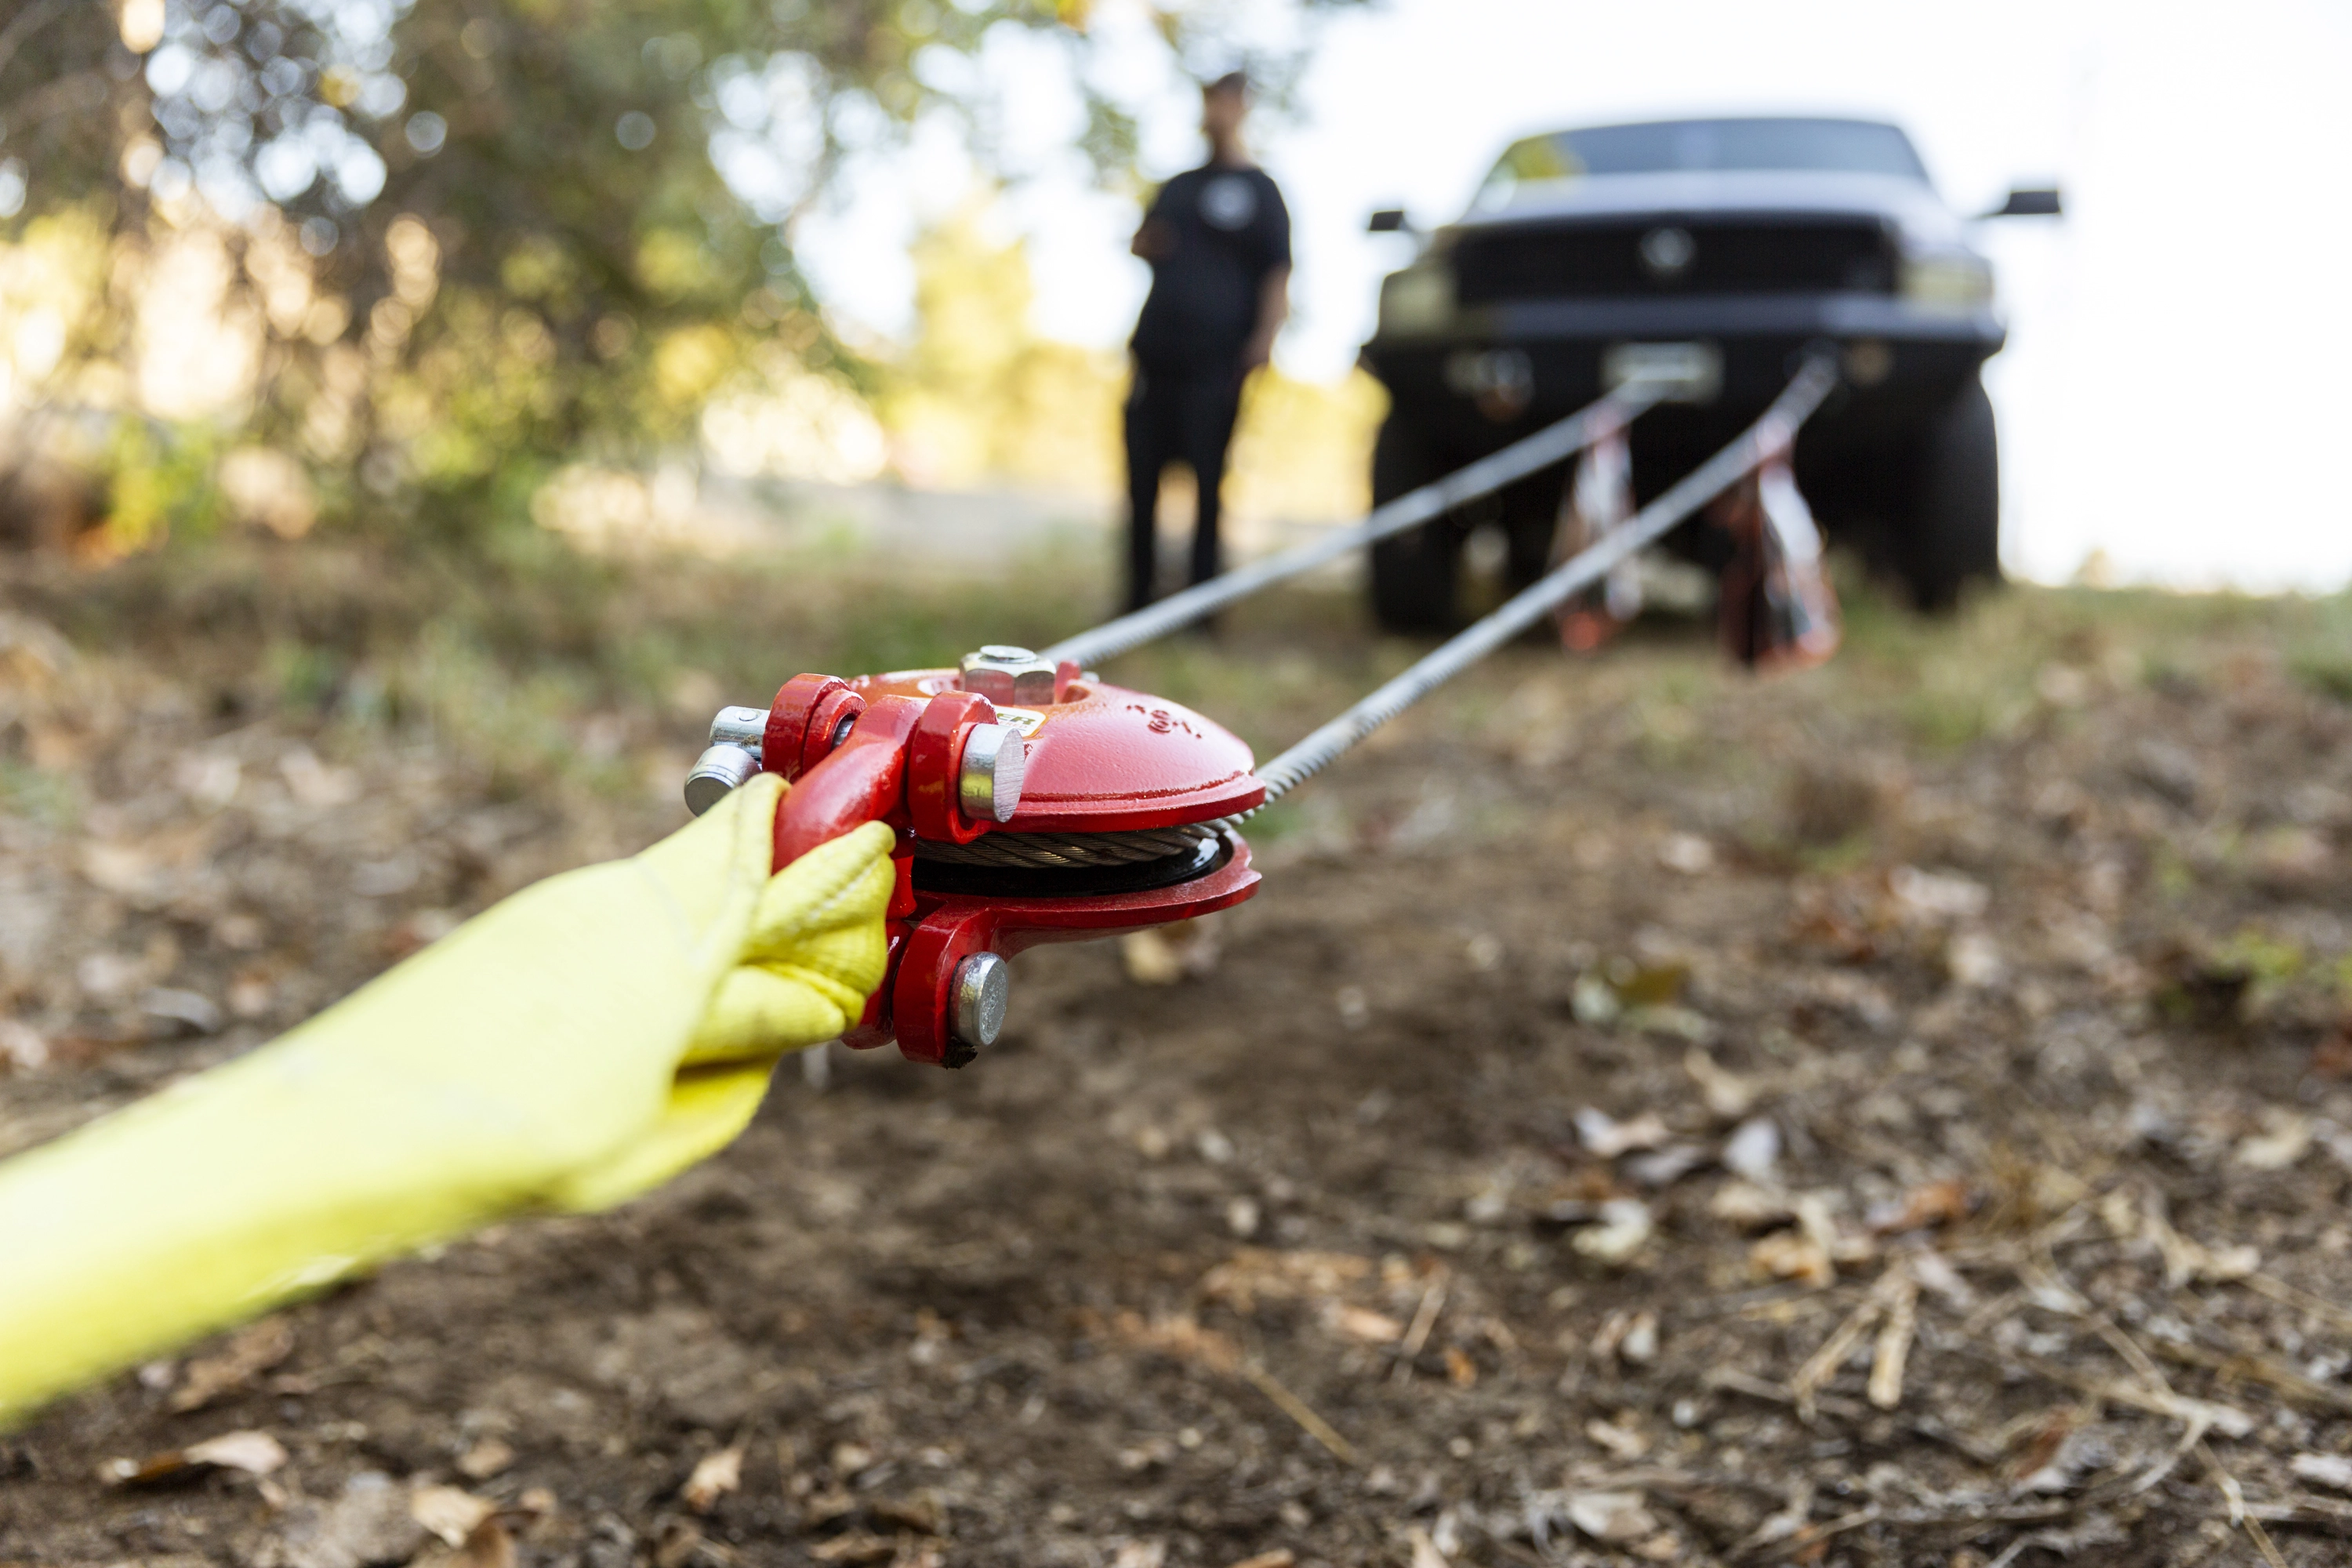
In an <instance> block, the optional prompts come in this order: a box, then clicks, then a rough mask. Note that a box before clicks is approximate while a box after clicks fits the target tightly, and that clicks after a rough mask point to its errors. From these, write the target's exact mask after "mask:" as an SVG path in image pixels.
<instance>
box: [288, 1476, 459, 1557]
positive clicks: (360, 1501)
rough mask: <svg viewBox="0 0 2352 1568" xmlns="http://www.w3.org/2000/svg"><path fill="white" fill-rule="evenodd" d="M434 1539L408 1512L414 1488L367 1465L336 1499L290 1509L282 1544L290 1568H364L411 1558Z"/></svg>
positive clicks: (298, 1504) (303, 1503)
mask: <svg viewBox="0 0 2352 1568" xmlns="http://www.w3.org/2000/svg"><path fill="white" fill-rule="evenodd" d="M430 1539H431V1538H430V1537H429V1536H427V1535H426V1534H425V1527H424V1526H422V1525H420V1524H418V1523H417V1522H416V1521H415V1518H414V1517H413V1516H412V1515H411V1514H410V1513H409V1511H408V1493H407V1492H406V1491H405V1490H404V1489H402V1488H401V1487H400V1486H398V1485H397V1484H396V1483H394V1480H393V1479H392V1478H391V1477H390V1476H387V1475H385V1474H384V1473H383V1471H381V1470H362V1471H361V1472H359V1473H358V1474H357V1475H355V1476H353V1477H352V1478H351V1479H349V1480H347V1481H345V1482H344V1483H343V1489H342V1494H341V1496H339V1497H337V1498H336V1499H335V1500H333V1501H332V1502H322V1501H319V1500H314V1499H302V1500H298V1501H296V1502H295V1503H294V1504H293V1506H291V1507H290V1508H289V1509H288V1510H286V1517H285V1521H284V1522H283V1523H282V1524H281V1525H280V1526H279V1527H278V1554H279V1556H280V1558H281V1560H282V1561H283V1562H284V1563H285V1564H286V1568H361V1565H362V1564H364V1563H405V1562H407V1561H408V1560H409V1559H410V1558H411V1557H414V1556H415V1555H416V1552H417V1549H418V1548H419V1547H421V1546H423V1545H424V1544H425V1542H426V1541H428V1540H430Z"/></svg>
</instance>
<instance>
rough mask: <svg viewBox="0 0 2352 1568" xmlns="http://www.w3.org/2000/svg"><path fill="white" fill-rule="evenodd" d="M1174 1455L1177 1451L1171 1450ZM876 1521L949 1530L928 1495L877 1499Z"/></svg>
mask: <svg viewBox="0 0 2352 1568" xmlns="http://www.w3.org/2000/svg"><path fill="white" fill-rule="evenodd" d="M1169 1452H1170V1453H1171V1454H1173V1453H1174V1452H1175V1450H1174V1449H1173V1448H1171V1449H1170V1450H1169ZM866 1511H867V1512H869V1513H871V1514H872V1515H873V1516H874V1518H875V1520H876V1521H877V1522H878V1523H882V1524H895V1525H897V1526H898V1527H899V1528H900V1529H902V1530H912V1531H917V1532H919V1533H920V1534H923V1535H945V1534H946V1533H947V1529H948V1515H947V1510H945V1509H944V1508H941V1507H940V1500H939V1499H938V1498H936V1497H932V1496H930V1495H929V1494H928V1493H926V1494H923V1495H921V1496H918V1497H910V1498H877V1499H875V1500H873V1501H872V1502H870V1503H868V1504H866Z"/></svg>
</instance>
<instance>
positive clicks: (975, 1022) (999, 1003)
mask: <svg viewBox="0 0 2352 1568" xmlns="http://www.w3.org/2000/svg"><path fill="white" fill-rule="evenodd" d="M1012 1000H1013V966H1012V965H1011V964H1009V963H1005V962H1004V960H1003V959H1001V958H999V957H997V956H996V954H994V953H992V952H975V953H973V954H972V955H971V957H969V958H967V959H965V960H964V961H963V962H962V963H959V964H957V965H956V969H955V996H954V1001H955V1019H954V1024H953V1026H952V1032H953V1034H954V1035H955V1037H956V1038H957V1039H959V1040H961V1041H962V1042H963V1043H964V1044H965V1045H967V1046H971V1047H974V1048H978V1047H983V1046H992V1045H994V1044H996V1037H997V1036H998V1035H1000V1034H1003V1032H1004V1009H1005V1006H1006V1005H1007V1004H1009V1003H1010V1002H1011V1001H1012Z"/></svg>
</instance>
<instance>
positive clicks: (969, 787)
mask: <svg viewBox="0 0 2352 1568" xmlns="http://www.w3.org/2000/svg"><path fill="white" fill-rule="evenodd" d="M1028 760H1029V748H1028V745H1027V743H1026V742H1024V741H1023V740H1022V739H1021V731H1019V730H1017V729H1015V728H1013V726H1012V725H1010V724H975V725H973V726H972V727H971V732H970V733H969V734H967V735H966V736H965V737H964V742H963V757H962V760H961V762H960V763H957V765H956V804H957V805H961V807H963V814H964V816H967V817H969V818H970V819H971V820H972V821H974V822H1010V821H1012V820H1013V813H1014V812H1015V811H1017V810H1019V809H1020V806H1021V775H1022V773H1023V772H1024V769H1025V768H1026V767H1027V764H1028Z"/></svg>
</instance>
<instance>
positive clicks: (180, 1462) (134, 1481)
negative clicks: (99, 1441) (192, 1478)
mask: <svg viewBox="0 0 2352 1568" xmlns="http://www.w3.org/2000/svg"><path fill="white" fill-rule="evenodd" d="M285 1464H286V1448H285V1446H284V1445H283V1444H281V1443H279V1442H278V1439H277V1438H275V1437H273V1436H270V1435H269V1434H268V1433H267V1432H257V1431H239V1432H224V1433H222V1434H221V1435H220V1436H217V1437H207V1438H205V1440H204V1441H203V1442H201V1443H191V1444H189V1445H188V1446H187V1447H184V1448H170V1449H166V1450H165V1451H164V1452H163V1453H160V1454H151V1455H149V1456H148V1457H147V1458H144V1459H109V1460H108V1461H107V1462H106V1463H105V1464H103V1465H101V1466H100V1467H99V1472H98V1473H99V1479H100V1480H102V1481H104V1482H106V1483H107V1484H108V1485H109V1486H146V1485H150V1484H152V1483H153V1482H156V1481H161V1480H174V1479H180V1478H181V1477H183V1476H184V1475H186V1474H187V1472H189V1471H190V1470H193V1469H199V1468H204V1469H225V1470H243V1471H244V1472H245V1473H246V1474H247V1475H251V1476H266V1475H268V1474H270V1473H272V1472H273V1471H276V1470H278V1469H280V1468H284V1466H285Z"/></svg>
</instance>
